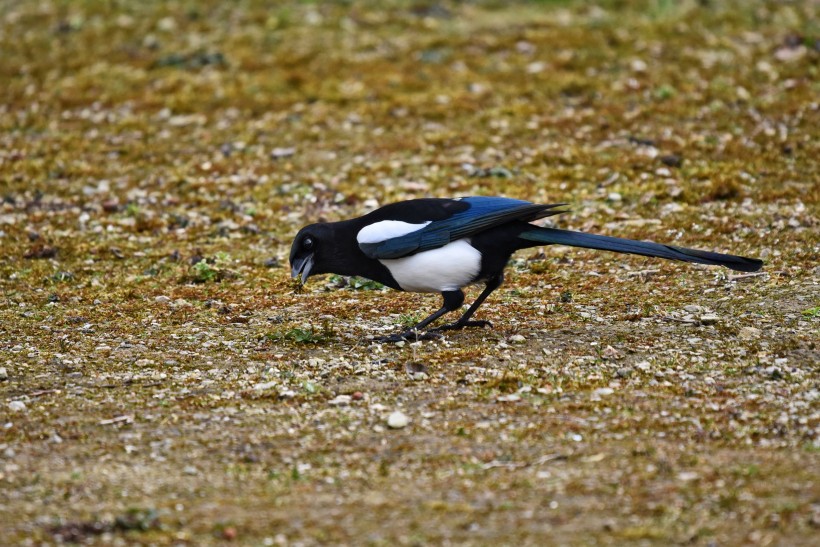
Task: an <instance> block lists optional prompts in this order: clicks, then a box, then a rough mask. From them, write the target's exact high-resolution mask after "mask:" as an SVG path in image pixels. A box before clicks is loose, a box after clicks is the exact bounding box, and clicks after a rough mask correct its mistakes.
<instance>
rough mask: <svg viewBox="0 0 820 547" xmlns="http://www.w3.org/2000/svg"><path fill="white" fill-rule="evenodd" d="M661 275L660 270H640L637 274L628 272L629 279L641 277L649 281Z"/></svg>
mask: <svg viewBox="0 0 820 547" xmlns="http://www.w3.org/2000/svg"><path fill="white" fill-rule="evenodd" d="M659 273H661V271H660V270H638V271H636V272H627V274H626V276H627V277H640V278H641V279H642V280H646V279H649V278H650V277H651V276H653V275H656V274H659Z"/></svg>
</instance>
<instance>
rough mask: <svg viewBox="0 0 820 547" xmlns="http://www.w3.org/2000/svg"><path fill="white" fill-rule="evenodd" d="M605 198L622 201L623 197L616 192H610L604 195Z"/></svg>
mask: <svg viewBox="0 0 820 547" xmlns="http://www.w3.org/2000/svg"><path fill="white" fill-rule="evenodd" d="M606 199H607V200H608V201H612V202H619V201H622V200H623V199H624V198H623V196H622V195H621V194H619V193H618V192H610V193H609V195H608V196H607V197H606Z"/></svg>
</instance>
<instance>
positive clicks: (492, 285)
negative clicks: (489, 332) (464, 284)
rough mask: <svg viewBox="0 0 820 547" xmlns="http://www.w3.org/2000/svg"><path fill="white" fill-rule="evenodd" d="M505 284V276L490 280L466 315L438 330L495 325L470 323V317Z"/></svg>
mask: <svg viewBox="0 0 820 547" xmlns="http://www.w3.org/2000/svg"><path fill="white" fill-rule="evenodd" d="M503 282H504V276H503V275H499V276H498V277H493V278H492V279H489V280H488V281H487V284H486V286H485V287H484V290H483V291H481V294H479V295H478V298H476V299H475V302H473V303H472V305H471V306H470V307H469V308H468V309H467V311H466V312H464V315H462V316H461V317H460V318H459V319H458V321H456V322H455V323H450V324H448V325H444V326H442V327H439V328H438V329H436V330H457V329H463V328H464V327H492V326H493V325H492V324H491V323H490V322H489V321H470V317H472V316H473V314H474V313H475V311H476V310H477V309H478V307H479V306H480V305H481V304H483V303H484V301H485V300H486V299H487V297H488V296H490V293H491V292H493V291H494V290H496V289H497V288H498V287H500V286H501V283H503Z"/></svg>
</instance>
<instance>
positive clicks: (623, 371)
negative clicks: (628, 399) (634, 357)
mask: <svg viewBox="0 0 820 547" xmlns="http://www.w3.org/2000/svg"><path fill="white" fill-rule="evenodd" d="M615 374H616V375H617V376H618V378H629V377H630V376H631V375H632V371H631V370H630V369H628V368H626V367H622V368H619V369H618V370H617V371H615Z"/></svg>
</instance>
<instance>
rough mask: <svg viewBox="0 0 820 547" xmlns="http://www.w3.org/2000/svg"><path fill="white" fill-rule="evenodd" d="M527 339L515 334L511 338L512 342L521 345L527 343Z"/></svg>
mask: <svg viewBox="0 0 820 547" xmlns="http://www.w3.org/2000/svg"><path fill="white" fill-rule="evenodd" d="M526 340H527V339H526V338H524V336H523V335H521V334H513V335H512V336H510V342H515V343H516V344H520V343H522V342H526Z"/></svg>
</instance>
